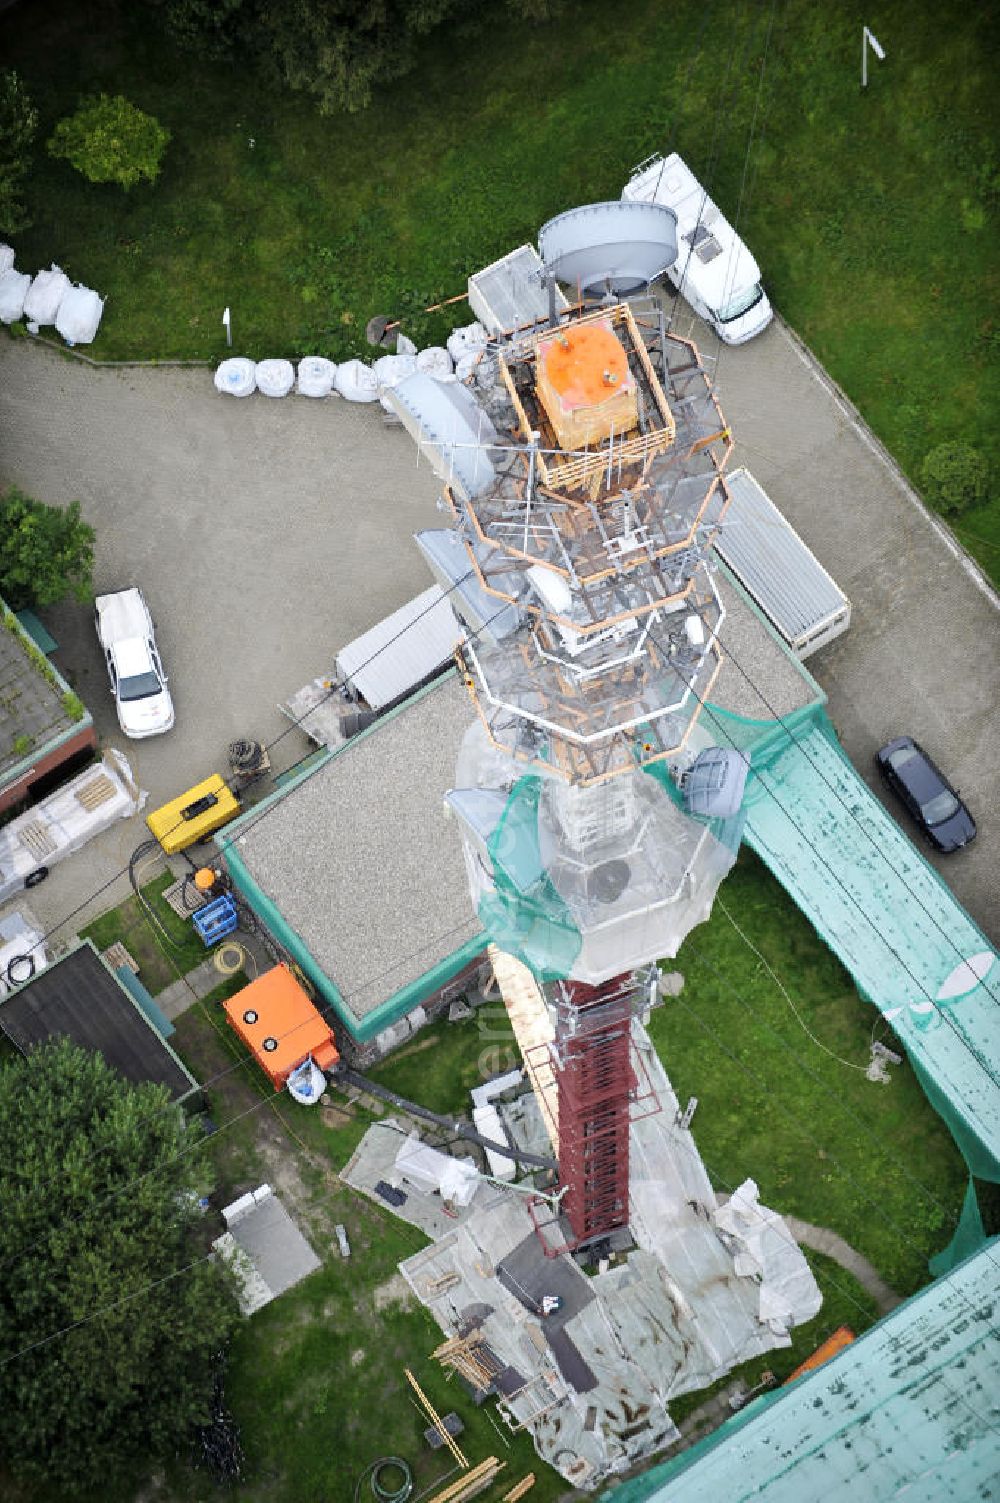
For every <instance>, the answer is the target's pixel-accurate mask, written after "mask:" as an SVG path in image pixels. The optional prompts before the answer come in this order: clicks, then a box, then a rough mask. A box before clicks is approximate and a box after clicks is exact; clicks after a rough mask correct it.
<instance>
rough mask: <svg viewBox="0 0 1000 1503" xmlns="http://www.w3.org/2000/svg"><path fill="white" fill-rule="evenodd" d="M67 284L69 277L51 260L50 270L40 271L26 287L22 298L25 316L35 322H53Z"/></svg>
mask: <svg viewBox="0 0 1000 1503" xmlns="http://www.w3.org/2000/svg"><path fill="white" fill-rule="evenodd" d="M69 286H70V283H69V277H68V276H67V275H66V273H65V272H64V271H63V270H62V269H61V268H60V267H58V266H57V265H56V264H55V262H54V261H53V263H52V267H51V270H49V271H40V272H39V273H38V275H37V276H36V277H35V279H34V281H33V282H32V284H31V286H30V287H29V288H28V295H27V297H26V298H25V300H24V316H25V318H27V319H30V320H31V321H32V322H33V323H35V324H54V323H55V321H56V316H57V314H58V312H59V306H60V304H61V303H62V300H63V298H64V297H65V296H66V294H67V292H68V291H69Z"/></svg>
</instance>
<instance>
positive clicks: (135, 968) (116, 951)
mask: <svg viewBox="0 0 1000 1503" xmlns="http://www.w3.org/2000/svg"><path fill="white" fill-rule="evenodd" d="M101 959H102V960H103V961H104V963H105V965H109V966H110V967H111V969H112V970H113V971H117V970H120V969H121V967H122V966H123V965H127V966H128V968H129V970H130V971H131V972H132V975H133V976H138V974H139V962H138V961H137V960H133V958H132V956H131V955H130V954H129V952H128V951H127V950H126V948H125V946H124V945H123V944H122V942H121V940H115V942H114V944H113V945H109V946H108V948H107V949H106V950H102V951H101Z"/></svg>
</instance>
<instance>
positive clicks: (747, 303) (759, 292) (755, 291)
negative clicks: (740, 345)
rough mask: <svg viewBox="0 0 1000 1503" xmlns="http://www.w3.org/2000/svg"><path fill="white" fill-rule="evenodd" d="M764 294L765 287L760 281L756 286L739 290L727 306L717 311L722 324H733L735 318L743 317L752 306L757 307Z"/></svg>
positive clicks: (717, 316)
mask: <svg viewBox="0 0 1000 1503" xmlns="http://www.w3.org/2000/svg"><path fill="white" fill-rule="evenodd" d="M763 296H764V289H763V287H762V286H761V285H760V283H759V282H758V283H756V285H755V286H753V287H747V288H745V290H744V291H743V292H738V293H737V294H736V295H735V297H732V298H730V300H729V302H728V303H727V304H726V306H725V307H724V308H720V309H719V310H718V311H717V312H716V315H715V317H716V318H717V319H718V321H719V323H720V324H731V323H732V322H733V319H734V318H742V317H743V315H744V313H749V312H750V309H751V308H755V307H756V306H757V304H758V303H759V302H760V300H761V298H762V297H763Z"/></svg>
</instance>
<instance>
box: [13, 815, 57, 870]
mask: <svg viewBox="0 0 1000 1503" xmlns="http://www.w3.org/2000/svg"><path fill="white" fill-rule="evenodd" d="M17 838H18V840H19V841H20V842H21V844H22V845H23V846H24V848H25V850H26V851H30V852H31V854H32V856H34V858H35V860H36V861H44V860H45V858H46V856H51V855H52V852H53V851H54V850H55V848H56V843H55V841H54V840H53V839H52V836H51V834H50V833H49V827H48V825H45V824H43V823H42V821H41V820H40V819H33V820H32V821H31V823H30V824H27V825H22V826H21V828H20V829H19V830H18V832H17Z"/></svg>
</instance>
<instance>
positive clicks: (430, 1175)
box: [396, 1132, 479, 1206]
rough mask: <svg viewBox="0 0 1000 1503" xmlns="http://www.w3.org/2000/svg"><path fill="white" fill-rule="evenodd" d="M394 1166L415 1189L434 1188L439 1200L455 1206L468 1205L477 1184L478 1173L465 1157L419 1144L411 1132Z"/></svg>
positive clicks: (418, 1139) (432, 1189) (432, 1191)
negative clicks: (448, 1201) (452, 1155)
mask: <svg viewBox="0 0 1000 1503" xmlns="http://www.w3.org/2000/svg"><path fill="white" fill-rule="evenodd" d="M396 1168H397V1169H398V1170H399V1172H400V1174H401V1175H402V1176H403V1178H404V1179H407V1180H409V1182H410V1184H411V1185H414V1186H415V1187H416V1188H417V1189H418V1190H424V1191H426V1192H427V1194H433V1193H434V1192H435V1191H437V1192H438V1193H439V1194H440V1196H441V1199H442V1200H450V1201H451V1202H452V1204H454V1205H457V1206H467V1205H468V1204H469V1201H470V1200H471V1199H472V1197H473V1195H475V1193H476V1186H477V1185H478V1183H479V1173H478V1171H477V1170H476V1167H475V1165H474V1164H473V1163H472V1162H471V1161H470V1160H469V1159H453V1158H452V1157H451V1156H450V1154H447V1153H441V1152H439V1150H438V1149H436V1148H431V1147H429V1146H428V1144H426V1143H422V1142H421V1141H420V1138H419V1136H418V1134H417V1133H415V1132H411V1133H410V1136H409V1137H408V1138H407V1140H406V1142H405V1143H404V1144H403V1146H402V1148H400V1150H399V1152H398V1153H397V1154H396Z"/></svg>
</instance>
